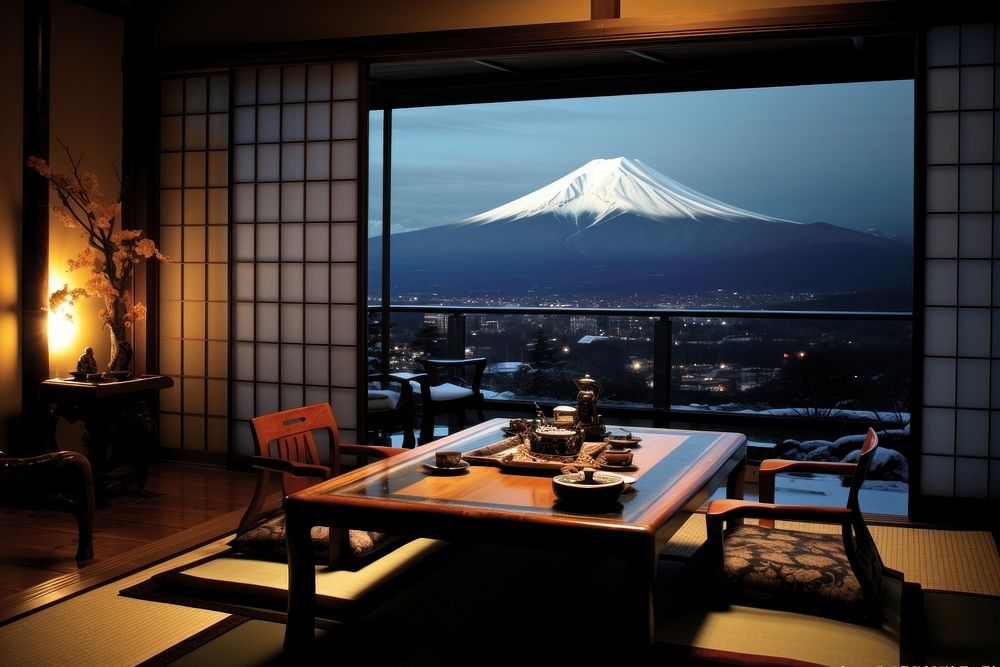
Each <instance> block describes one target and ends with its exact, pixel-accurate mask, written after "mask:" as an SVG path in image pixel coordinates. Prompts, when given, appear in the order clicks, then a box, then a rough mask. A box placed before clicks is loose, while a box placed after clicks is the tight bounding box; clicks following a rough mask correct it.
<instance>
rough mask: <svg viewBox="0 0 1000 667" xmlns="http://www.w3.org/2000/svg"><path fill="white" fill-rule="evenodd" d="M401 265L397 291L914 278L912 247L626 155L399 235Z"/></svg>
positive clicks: (787, 285)
mask: <svg viewBox="0 0 1000 667" xmlns="http://www.w3.org/2000/svg"><path fill="white" fill-rule="evenodd" d="M609 223H613V224H609ZM380 246H381V244H379V243H372V244H371V245H370V249H371V250H370V252H376V253H377V249H378V248H379V247H380ZM370 261H378V259H377V257H376V256H375V255H372V256H370ZM392 262H393V266H392V276H393V281H394V283H396V287H394V290H393V291H394V293H398V292H399V290H400V289H405V291H407V292H413V291H427V292H436V293H446V292H451V293H453V295H454V296H463V295H467V294H476V293H481V292H497V291H501V292H504V293H509V294H512V295H513V294H523V293H537V292H538V291H539V290H542V291H547V292H549V293H551V294H564V295H565V294H586V293H594V294H597V293H600V294H604V295H608V294H610V295H614V294H618V293H624V294H637V293H648V294H653V293H666V292H675V291H677V290H688V291H694V290H702V289H716V288H724V289H736V290H739V291H747V290H755V291H760V292H772V293H774V292H780V291H782V290H784V291H789V292H797V293H798V292H802V291H810V290H814V291H817V292H821V293H824V294H831V293H838V292H843V293H849V292H856V291H858V290H859V289H867V288H869V287H871V286H872V285H880V286H887V287H893V286H897V287H901V286H905V285H908V284H909V283H910V280H911V278H910V274H911V271H912V266H911V265H912V249H911V248H910V246H908V245H907V244H905V243H903V242H901V241H898V240H895V239H891V238H885V237H884V236H879V235H875V234H869V233H866V232H861V231H856V230H852V229H847V228H845V227H839V226H837V225H833V224H830V223H825V222H811V223H800V222H795V221H790V220H784V219H781V218H776V217H772V216H767V215H763V214H760V213H754V212H752V211H747V210H745V209H741V208H738V207H736V206H731V205H729V204H726V203H725V202H721V201H720V200H717V199H714V198H712V197H710V196H708V195H705V194H703V193H700V192H698V191H696V190H694V189H692V188H688V187H687V186H685V185H683V184H681V183H679V182H677V181H675V180H673V179H670V178H669V177H667V176H665V175H663V174H661V173H660V172H658V171H656V170H655V169H652V168H651V167H648V166H646V165H644V164H643V163H641V162H640V161H638V160H632V159H629V158H625V157H619V158H612V159H595V160H591V161H590V162H587V163H586V164H584V165H583V166H581V167H580V168H578V169H576V170H574V171H572V172H570V173H569V174H566V175H565V176H563V177H561V178H559V179H556V180H555V181H553V182H551V183H549V184H548V185H545V186H543V187H541V188H539V189H537V190H535V191H533V192H530V193H528V194H526V195H524V196H522V197H519V198H516V199H514V200H512V201H510V202H508V203H506V204H503V205H501V206H498V207H496V208H493V209H490V210H488V211H485V212H483V213H480V214H478V215H474V216H471V217H469V218H465V219H464V220H461V221H458V222H455V223H451V224H447V225H441V226H438V227H431V228H428V229H423V230H417V231H413V232H406V233H401V234H396V235H393V237H392ZM884 283H885V284H884Z"/></svg>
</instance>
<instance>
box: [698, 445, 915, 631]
mask: <svg viewBox="0 0 1000 667" xmlns="http://www.w3.org/2000/svg"><path fill="white" fill-rule="evenodd" d="M877 447H878V437H877V436H876V434H875V431H873V430H872V429H870V428H869V429H868V434H867V436H866V437H865V440H864V445H863V446H862V447H861V456H860V458H859V459H858V462H857V463H836V462H818V461H783V460H768V461H764V462H763V463H762V464H761V467H760V487H759V488H760V502H759V503H755V502H752V501H743V500H715V501H712V502H711V503H710V504H709V507H708V515H707V518H706V523H707V527H708V545H707V548H708V550H709V553H710V558H711V559H712V563H713V570H714V573H715V574H714V575H710V576H718V578H717V579H714V582H715V585H716V586H717V587H720V586H721V588H717V590H716V598H717V600H718V601H719V602H720V603H722V604H723V605H724V604H725V603H727V602H733V603H737V604H744V605H750V606H757V607H769V608H774V609H783V610H787V611H797V612H803V613H810V614H815V615H820V616H829V617H833V618H838V619H841V620H849V621H855V622H860V623H865V624H872V623H875V622H877V621H879V620H881V618H882V614H881V611H882V602H883V593H884V586H883V584H885V583H887V582H884V581H883V575H884V574H886V575H889V576H890V577H896V578H898V579H900V580H901V579H902V577H901V575H900V574H899V573H897V572H894V571H892V570H889V569H888V568H885V566H884V565H883V564H882V559H881V557H880V556H879V552H878V549H877V547H876V546H875V542H874V540H873V539H872V536H871V534H870V533H869V532H868V527H867V526H866V525H865V520H864V517H863V516H862V514H861V507H860V504H859V502H858V493H859V491H860V490H861V484H862V483H863V482H864V480H865V476H866V475H867V473H868V469H869V467H870V466H871V462H872V457H873V454H874V452H875V449H876V448H877ZM783 472H785V473H787V472H811V473H826V474H833V475H843V476H851V477H852V480H851V487H850V492H849V494H848V499H847V506H846V507H816V506H808V505H776V504H774V478H775V475H777V474H778V473H783ZM746 518H756V519H760V524H759V525H744V524H742V523H741V522H740V523H737V521H741V520H742V519H746ZM775 519H779V520H785V521H801V522H818V523H834V524H840V527H841V531H840V534H839V535H836V534H833V535H831V534H823V533H811V532H805V531H797V530H783V529H779V528H775V527H774V521H775ZM734 520H736V521H734ZM727 521H729V522H731V525H730V527H729V528H728V529H727V530H725V531H724V530H723V524H724V523H725V522H727Z"/></svg>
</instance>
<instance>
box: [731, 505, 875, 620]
mask: <svg viewBox="0 0 1000 667" xmlns="http://www.w3.org/2000/svg"><path fill="white" fill-rule="evenodd" d="M725 544H726V557H725V576H726V587H727V593H728V594H729V599H730V601H731V602H733V603H735V604H743V605H749V606H755V607H768V608H771V609H781V610H785V611H792V612H799V613H805V614H812V615H816V616H827V617H831V618H836V619H840V620H846V621H853V622H858V623H867V622H868V620H869V613H868V612H869V611H870V608H869V607H868V606H867V605H866V604H865V600H864V599H863V596H862V591H861V586H860V584H859V583H858V579H857V577H855V576H854V571H853V570H852V569H851V564H850V562H849V561H848V560H847V554H846V553H845V552H844V542H843V538H842V537H841V535H840V534H839V533H837V534H833V535H829V534H821V533H808V532H803V531H794V530H775V529H772V528H761V527H759V526H756V525H743V526H735V527H733V528H731V529H730V530H729V531H727V532H726V542H725Z"/></svg>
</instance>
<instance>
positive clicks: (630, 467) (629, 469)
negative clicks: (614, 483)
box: [601, 463, 639, 472]
mask: <svg viewBox="0 0 1000 667" xmlns="http://www.w3.org/2000/svg"><path fill="white" fill-rule="evenodd" d="M638 469H639V466H637V465H635V464H632V465H627V466H613V465H610V464H608V463H601V470H613V471H615V472H634V471H636V470H638Z"/></svg>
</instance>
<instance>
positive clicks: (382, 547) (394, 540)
mask: <svg viewBox="0 0 1000 667" xmlns="http://www.w3.org/2000/svg"><path fill="white" fill-rule="evenodd" d="M310 536H311V537H312V544H313V557H314V558H315V559H316V562H317V563H320V564H324V565H333V566H334V567H352V568H353V567H357V566H358V565H361V564H363V563H366V562H368V561H370V560H372V559H373V558H376V557H378V556H380V555H382V554H384V553H385V552H387V551H390V550H391V549H393V548H395V547H396V546H398V545H399V544H400V538H398V537H397V536H395V535H388V534H386V533H378V532H375V531H370V530H349V531H348V543H349V546H350V554H349V556H348V558H345V559H344V562H343V563H330V529H329V528H327V527H326V526H314V527H313V529H312V531H311V535H310ZM229 546H231V547H232V548H233V550H234V551H237V552H239V553H242V554H245V555H247V556H253V557H254V558H259V559H261V560H268V561H275V562H279V563H286V562H288V548H287V545H286V544H285V515H284V514H281V515H279V516H276V517H274V518H272V519H269V520H267V521H265V522H263V523H261V524H258V525H257V526H254V527H253V528H251V529H250V530H248V531H246V532H243V533H240V534H239V535H237V536H236V537H235V538H233V540H232V541H231V542H230V543H229Z"/></svg>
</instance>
